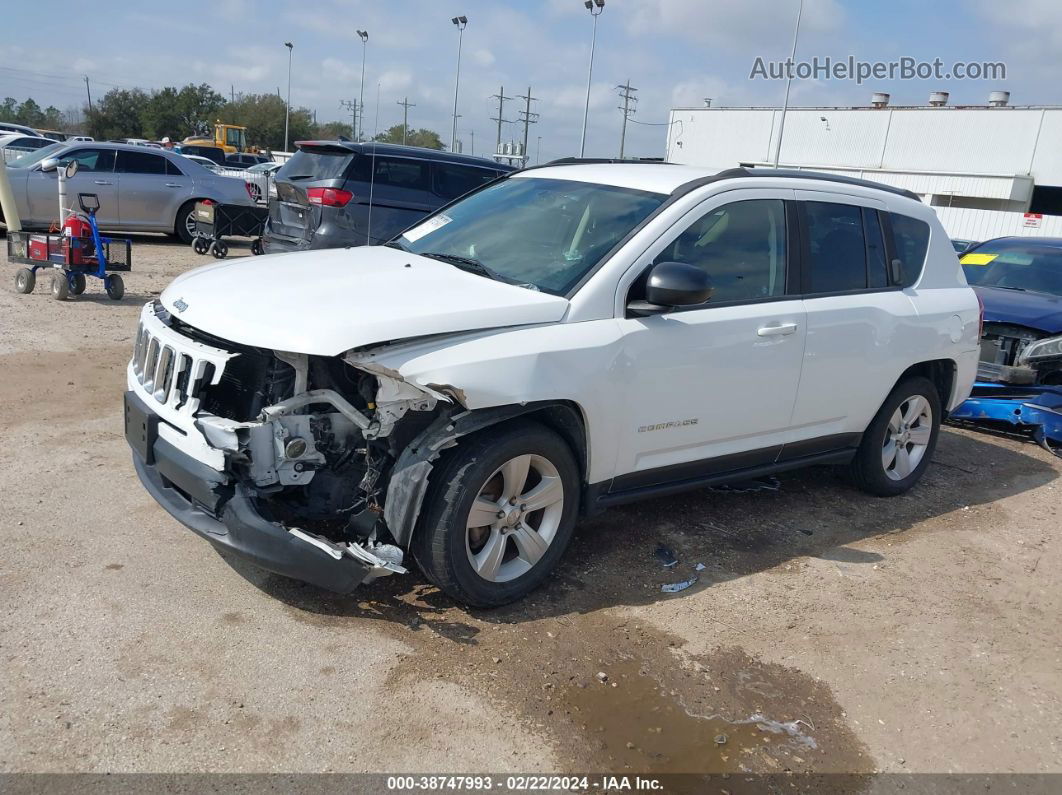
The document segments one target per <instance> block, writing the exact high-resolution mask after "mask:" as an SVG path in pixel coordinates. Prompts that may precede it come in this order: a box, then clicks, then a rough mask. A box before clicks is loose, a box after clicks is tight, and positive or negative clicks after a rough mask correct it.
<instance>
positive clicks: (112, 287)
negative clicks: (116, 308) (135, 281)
mask: <svg viewBox="0 0 1062 795" xmlns="http://www.w3.org/2000/svg"><path fill="white" fill-rule="evenodd" d="M106 290H107V297H108V298H110V299H111V300H112V301H121V300H122V296H124V295H125V282H124V281H122V277H121V276H118V275H117V274H115V275H113V276H108V277H107V284H106Z"/></svg>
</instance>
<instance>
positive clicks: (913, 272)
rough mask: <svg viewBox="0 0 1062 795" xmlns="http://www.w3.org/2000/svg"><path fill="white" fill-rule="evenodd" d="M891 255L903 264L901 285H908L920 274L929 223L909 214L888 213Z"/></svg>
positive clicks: (927, 242)
mask: <svg viewBox="0 0 1062 795" xmlns="http://www.w3.org/2000/svg"><path fill="white" fill-rule="evenodd" d="M889 224H890V225H891V226H892V249H893V256H894V257H895V258H896V259H898V260H900V263H901V264H902V266H903V286H904V287H910V286H911V285H912V284H914V283H915V282H916V281H918V278H919V277H920V276H921V275H922V268H923V266H924V265H925V263H926V251H927V250H928V249H929V224H927V223H926V222H925V221H919V220H918V219H917V218H911V217H910V216H909V215H901V214H900V213H889Z"/></svg>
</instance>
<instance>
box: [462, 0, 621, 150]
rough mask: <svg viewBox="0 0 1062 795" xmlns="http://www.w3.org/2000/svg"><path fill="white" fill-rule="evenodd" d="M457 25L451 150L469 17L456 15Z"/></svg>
mask: <svg viewBox="0 0 1062 795" xmlns="http://www.w3.org/2000/svg"><path fill="white" fill-rule="evenodd" d="M602 2H604V0H602ZM450 21H451V22H453V23H454V25H456V26H457V78H456V79H455V80H454V126H453V127H452V128H451V130H450V151H451V152H453V151H454V147H456V146H457V92H458V89H460V88H461V45H462V44H463V43H464V39H465V26H466V25H468V17H454V18H453V19H451V20H450Z"/></svg>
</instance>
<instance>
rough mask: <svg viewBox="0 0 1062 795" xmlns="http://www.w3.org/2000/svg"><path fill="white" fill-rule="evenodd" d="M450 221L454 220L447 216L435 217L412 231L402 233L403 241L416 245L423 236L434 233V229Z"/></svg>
mask: <svg viewBox="0 0 1062 795" xmlns="http://www.w3.org/2000/svg"><path fill="white" fill-rule="evenodd" d="M452 220H454V219H453V218H451V217H450V216H448V215H436V216H435V217H433V218H429V219H428V220H427V221H425V222H424V223H422V224H418V225H417V226H414V227H413V228H412V229H410V230H408V231H406V232H403V233H402V238H403V239H404V240H408V241H409V242H410V243H416V242H417V241H418V240H420V239H421V238H422V237H424V235H426V234H428V233H429V232H434V231H435V230H436V229H441V228H442V227H444V226H446V225H447V224H448V223H450V222H451V221H452Z"/></svg>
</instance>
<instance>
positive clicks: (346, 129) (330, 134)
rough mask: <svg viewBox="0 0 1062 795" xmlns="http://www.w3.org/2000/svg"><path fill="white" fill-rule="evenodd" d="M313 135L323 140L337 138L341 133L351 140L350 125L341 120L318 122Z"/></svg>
mask: <svg viewBox="0 0 1062 795" xmlns="http://www.w3.org/2000/svg"><path fill="white" fill-rule="evenodd" d="M313 135H314V138H321V139H323V140H338V139H339V136H341V135H342V136H344V137H346V138H350V139H351V140H353V133H352V132H351V129H350V125H349V124H347V123H346V122H342V121H326V122H325V123H324V124H318V125H317V128H316V129H315V130H314V133H313Z"/></svg>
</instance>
